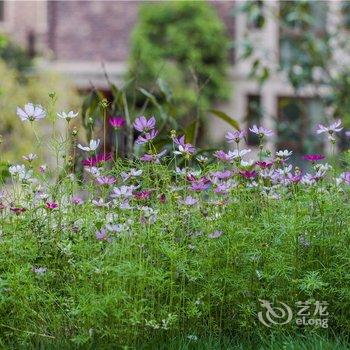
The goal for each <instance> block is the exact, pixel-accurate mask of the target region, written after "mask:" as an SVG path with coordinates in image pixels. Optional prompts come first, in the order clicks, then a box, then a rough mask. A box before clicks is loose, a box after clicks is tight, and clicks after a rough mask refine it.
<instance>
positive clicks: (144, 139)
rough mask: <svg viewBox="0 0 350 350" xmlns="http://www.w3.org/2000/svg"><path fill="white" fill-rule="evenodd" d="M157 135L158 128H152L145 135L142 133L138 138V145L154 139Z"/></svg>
mask: <svg viewBox="0 0 350 350" xmlns="http://www.w3.org/2000/svg"><path fill="white" fill-rule="evenodd" d="M157 135H158V130H155V129H152V130H151V131H150V132H148V133H146V134H144V135H140V136H139V137H138V138H137V140H136V143H137V144H138V145H142V144H144V143H147V142H149V141H152V140H153V139H154V138H155V137H156V136H157Z"/></svg>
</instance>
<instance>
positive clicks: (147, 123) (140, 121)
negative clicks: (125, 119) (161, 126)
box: [134, 116, 156, 132]
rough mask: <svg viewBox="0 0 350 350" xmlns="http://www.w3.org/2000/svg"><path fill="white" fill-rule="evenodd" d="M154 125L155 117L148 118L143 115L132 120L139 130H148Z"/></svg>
mask: <svg viewBox="0 0 350 350" xmlns="http://www.w3.org/2000/svg"><path fill="white" fill-rule="evenodd" d="M155 126H156V118H154V117H151V118H150V119H148V120H147V119H146V118H145V117H144V116H141V117H138V118H136V120H135V122H134V128H135V129H136V130H137V131H140V132H148V131H150V130H153V129H154V128H155Z"/></svg>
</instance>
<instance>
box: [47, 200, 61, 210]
mask: <svg viewBox="0 0 350 350" xmlns="http://www.w3.org/2000/svg"><path fill="white" fill-rule="evenodd" d="M45 207H46V209H49V210H54V209H57V208H58V204H57V203H56V202H46V203H45Z"/></svg>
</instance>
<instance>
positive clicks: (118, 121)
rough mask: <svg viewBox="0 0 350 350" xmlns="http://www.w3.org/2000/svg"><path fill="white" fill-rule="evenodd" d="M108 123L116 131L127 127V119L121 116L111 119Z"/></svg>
mask: <svg viewBox="0 0 350 350" xmlns="http://www.w3.org/2000/svg"><path fill="white" fill-rule="evenodd" d="M108 122H109V124H110V125H111V126H112V127H113V128H114V129H121V128H122V127H123V126H124V125H125V119H124V118H123V117H120V116H118V117H110V118H109V119H108Z"/></svg>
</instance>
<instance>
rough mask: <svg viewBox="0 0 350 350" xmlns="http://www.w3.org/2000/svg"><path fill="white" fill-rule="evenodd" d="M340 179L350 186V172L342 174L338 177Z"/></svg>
mask: <svg viewBox="0 0 350 350" xmlns="http://www.w3.org/2000/svg"><path fill="white" fill-rule="evenodd" d="M340 178H341V179H342V180H343V181H344V182H345V183H347V184H348V185H350V171H346V172H344V173H342V174H341V175H340Z"/></svg>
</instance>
